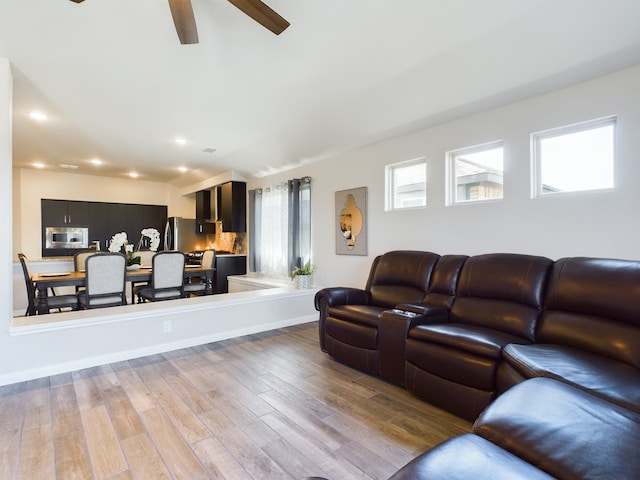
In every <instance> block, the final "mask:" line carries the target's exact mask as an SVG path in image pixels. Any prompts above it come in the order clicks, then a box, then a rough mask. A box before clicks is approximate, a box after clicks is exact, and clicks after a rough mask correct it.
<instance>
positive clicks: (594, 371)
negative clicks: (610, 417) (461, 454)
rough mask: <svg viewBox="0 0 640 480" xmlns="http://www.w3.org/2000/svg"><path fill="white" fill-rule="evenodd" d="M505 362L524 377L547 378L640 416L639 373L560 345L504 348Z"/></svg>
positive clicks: (624, 365) (629, 367) (630, 367)
mask: <svg viewBox="0 0 640 480" xmlns="http://www.w3.org/2000/svg"><path fill="white" fill-rule="evenodd" d="M503 357H504V361H505V362H507V363H508V364H509V365H511V366H512V367H513V368H514V369H515V370H516V371H517V372H518V373H520V374H521V375H522V376H524V377H525V378H532V377H548V378H554V379H556V380H561V381H563V382H565V383H569V384H571V385H573V386H575V387H577V388H581V389H583V390H587V391H589V392H591V393H593V394H594V395H597V396H599V397H602V398H604V399H607V400H609V401H612V402H615V403H617V404H619V405H622V406H623V407H626V408H629V409H632V410H635V411H636V412H639V413H640V370H638V369H637V368H635V367H632V366H631V365H627V364H625V363H621V362H618V361H616V360H611V359H609V358H607V357H602V356H600V355H595V354H593V353H590V352H585V351H582V350H578V349H575V348H571V347H564V346H561V345H537V344H536V345H507V346H506V347H505V349H504V351H503Z"/></svg>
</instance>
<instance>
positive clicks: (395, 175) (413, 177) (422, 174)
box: [385, 158, 427, 211]
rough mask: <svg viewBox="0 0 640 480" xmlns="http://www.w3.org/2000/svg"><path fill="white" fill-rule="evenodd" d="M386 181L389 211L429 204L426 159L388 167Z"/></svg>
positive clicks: (386, 201)
mask: <svg viewBox="0 0 640 480" xmlns="http://www.w3.org/2000/svg"><path fill="white" fill-rule="evenodd" d="M385 179H386V184H387V185H386V196H385V197H386V198H385V206H386V210H387V211H389V210H400V209H403V208H416V207H424V206H425V205H426V204H427V161H426V160H425V159H424V158H418V159H415V160H409V161H406V162H400V163H395V164H393V165H387V167H386V175H385Z"/></svg>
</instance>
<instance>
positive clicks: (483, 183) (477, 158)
mask: <svg viewBox="0 0 640 480" xmlns="http://www.w3.org/2000/svg"><path fill="white" fill-rule="evenodd" d="M447 161H448V167H449V168H448V172H449V182H448V188H449V191H448V201H447V205H454V204H456V203H465V202H477V201H486V200H497V199H501V198H502V176H503V148H502V142H494V143H490V144H486V145H479V146H476V147H469V148H463V149H461V150H455V151H452V152H448V153H447Z"/></svg>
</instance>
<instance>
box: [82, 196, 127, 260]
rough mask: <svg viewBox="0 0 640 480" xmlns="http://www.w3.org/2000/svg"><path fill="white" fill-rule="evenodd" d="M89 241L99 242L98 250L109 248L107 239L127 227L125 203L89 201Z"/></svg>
mask: <svg viewBox="0 0 640 480" xmlns="http://www.w3.org/2000/svg"><path fill="white" fill-rule="evenodd" d="M89 216H90V221H89V241H90V242H95V241H99V242H100V250H107V249H108V248H109V240H111V237H112V236H113V235H114V234H116V233H119V232H124V231H126V229H127V218H126V205H124V204H121V203H103V202H90V203H89Z"/></svg>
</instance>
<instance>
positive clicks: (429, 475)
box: [389, 433, 553, 480]
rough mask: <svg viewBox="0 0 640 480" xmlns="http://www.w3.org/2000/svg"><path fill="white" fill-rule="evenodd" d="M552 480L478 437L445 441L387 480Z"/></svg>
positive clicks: (471, 435)
mask: <svg viewBox="0 0 640 480" xmlns="http://www.w3.org/2000/svg"><path fill="white" fill-rule="evenodd" d="M496 478H508V479H509V480H551V479H552V478H553V477H551V476H549V475H547V474H546V473H544V472H543V471H541V470H538V469H537V468H535V467H534V466H533V465H530V464H528V463H526V462H525V461H523V460H521V459H520V458H518V457H516V456H515V455H513V454H511V453H509V452H508V451H506V450H503V449H502V448H500V447H497V446H496V445H494V444H493V443H491V442H489V441H487V440H485V439H484V438H481V437H479V436H477V435H473V434H471V433H467V434H464V435H459V436H457V437H454V438H452V439H450V440H447V441H445V442H443V443H441V444H440V445H438V446H436V447H434V448H432V449H431V450H429V451H428V452H426V453H423V454H422V455H420V456H419V457H417V458H415V459H413V460H412V461H411V462H409V463H408V464H407V465H405V466H404V467H402V468H401V469H400V470H399V471H398V472H396V473H395V475H393V476H392V477H391V478H390V479H389V480H427V479H428V480H469V479H474V480H494V479H496Z"/></svg>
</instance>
